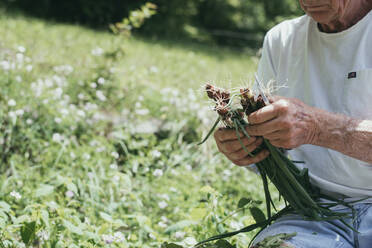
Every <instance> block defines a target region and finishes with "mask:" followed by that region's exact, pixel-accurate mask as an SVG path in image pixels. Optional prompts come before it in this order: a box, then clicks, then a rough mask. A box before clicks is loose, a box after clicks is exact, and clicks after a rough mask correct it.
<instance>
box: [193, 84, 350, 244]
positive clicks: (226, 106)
mask: <svg viewBox="0 0 372 248" xmlns="http://www.w3.org/2000/svg"><path fill="white" fill-rule="evenodd" d="M205 90H206V92H207V95H208V97H209V98H210V99H212V100H213V102H214V103H215V108H214V110H215V111H216V112H217V113H218V119H217V121H216V122H215V124H214V125H213V127H212V129H211V130H210V131H209V133H208V135H207V136H206V137H205V139H204V140H203V141H202V142H200V143H199V144H202V143H204V142H205V141H206V140H207V139H208V137H209V136H210V135H211V134H212V133H213V131H214V129H215V128H216V127H217V126H218V123H219V122H222V123H223V124H224V126H225V127H226V128H230V129H234V130H235V131H236V136H237V138H238V140H239V142H240V144H241V146H242V148H243V149H244V150H245V151H246V152H247V153H248V154H249V155H250V156H254V154H256V153H257V152H258V150H256V151H254V152H252V153H249V152H248V151H247V149H246V147H245V146H244V145H243V142H242V141H241V138H240V136H241V134H244V136H245V137H247V138H250V137H249V135H248V133H247V132H246V130H245V127H246V126H247V125H249V123H248V122H247V121H246V120H247V118H246V117H247V116H248V115H250V114H251V113H253V112H255V111H257V110H258V109H260V108H262V107H264V106H265V102H264V101H263V97H264V96H262V95H261V94H258V95H256V97H255V96H254V94H253V93H252V90H250V89H248V88H243V89H240V90H239V92H237V93H235V94H231V93H230V92H229V91H227V90H224V89H220V88H217V87H215V86H213V85H211V84H207V85H206V87H205ZM237 99H238V100H240V102H239V104H235V103H234V102H236V100H237ZM236 105H237V106H236ZM258 149H267V150H269V151H270V155H269V156H268V157H267V158H266V159H265V160H263V161H261V162H259V163H257V164H256V167H257V169H258V172H259V175H260V176H261V179H262V183H263V188H264V193H265V199H266V210H267V219H266V220H265V221H263V222H260V223H255V224H253V225H251V226H247V227H245V228H243V229H241V230H238V231H235V232H230V233H225V234H221V235H216V236H214V237H211V238H209V239H207V240H205V241H202V242H200V243H198V244H197V246H199V245H201V244H204V243H206V242H210V241H213V240H218V239H222V238H227V237H231V236H233V235H235V234H238V233H241V232H249V231H252V230H255V229H257V228H261V230H262V229H264V228H265V227H266V226H268V225H270V223H271V222H272V221H274V220H276V219H278V218H279V217H281V216H282V215H284V214H287V213H296V214H299V215H301V216H302V217H303V218H304V219H306V220H312V221H327V220H335V219H338V220H340V221H341V222H343V223H344V224H345V226H347V227H349V228H351V229H353V227H351V226H350V225H349V224H347V223H346V222H345V221H344V220H343V219H344V218H346V217H351V216H353V215H354V212H355V211H354V209H353V207H352V205H350V204H351V203H350V202H349V203H346V202H344V201H342V200H338V199H333V198H331V197H329V196H325V195H322V194H321V193H320V190H319V189H318V188H316V187H314V186H313V185H312V184H310V180H309V175H308V170H307V168H305V169H302V170H300V169H299V168H298V167H297V166H296V165H295V164H294V161H292V160H290V159H289V158H288V157H287V156H286V155H285V154H284V153H283V151H282V150H281V149H279V148H277V147H274V146H273V145H271V144H270V142H269V141H267V140H265V139H264V142H263V144H262V145H261V147H259V148H258ZM269 180H270V181H271V182H272V183H273V184H274V185H275V187H276V188H277V190H278V191H279V195H280V196H282V198H283V199H284V202H285V206H286V207H285V208H283V209H282V210H280V211H276V208H275V206H274V203H273V201H272V198H271V193H270V191H269V187H268V183H269ZM320 198H324V199H327V200H329V202H327V203H324V202H320V201H319V199H320ZM339 204H341V205H345V206H347V207H349V208H350V209H351V211H350V213H337V212H335V211H332V210H331V207H333V206H336V205H339ZM272 207H273V208H274V209H275V211H276V213H275V214H274V215H272V211H271V210H272ZM353 230H354V229H353Z"/></svg>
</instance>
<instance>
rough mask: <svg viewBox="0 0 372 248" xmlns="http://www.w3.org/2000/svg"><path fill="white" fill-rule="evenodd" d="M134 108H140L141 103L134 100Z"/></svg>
mask: <svg viewBox="0 0 372 248" xmlns="http://www.w3.org/2000/svg"><path fill="white" fill-rule="evenodd" d="M134 107H135V108H140V107H142V103H141V102H136V104H135V105H134Z"/></svg>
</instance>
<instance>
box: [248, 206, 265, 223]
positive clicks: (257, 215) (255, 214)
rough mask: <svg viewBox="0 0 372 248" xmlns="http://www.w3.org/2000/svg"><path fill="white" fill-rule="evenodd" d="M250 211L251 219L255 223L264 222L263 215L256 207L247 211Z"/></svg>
mask: <svg viewBox="0 0 372 248" xmlns="http://www.w3.org/2000/svg"><path fill="white" fill-rule="evenodd" d="M249 210H250V211H251V214H252V217H253V218H254V220H255V221H256V223H260V222H263V221H265V220H266V217H265V214H264V213H263V212H262V211H261V209H259V208H258V207H253V208H250V209H249Z"/></svg>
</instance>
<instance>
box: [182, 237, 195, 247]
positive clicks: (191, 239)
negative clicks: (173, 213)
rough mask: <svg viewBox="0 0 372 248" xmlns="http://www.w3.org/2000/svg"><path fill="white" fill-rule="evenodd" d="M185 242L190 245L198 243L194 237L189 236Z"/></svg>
mask: <svg viewBox="0 0 372 248" xmlns="http://www.w3.org/2000/svg"><path fill="white" fill-rule="evenodd" d="M183 242H184V243H185V244H186V245H189V246H194V245H196V244H197V243H198V242H197V241H196V239H195V238H194V237H187V238H185V239H184V240H183Z"/></svg>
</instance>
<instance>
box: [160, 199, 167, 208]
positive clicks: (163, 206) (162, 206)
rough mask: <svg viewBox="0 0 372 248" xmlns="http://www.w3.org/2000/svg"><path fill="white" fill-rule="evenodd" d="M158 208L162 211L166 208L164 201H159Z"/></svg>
mask: <svg viewBox="0 0 372 248" xmlns="http://www.w3.org/2000/svg"><path fill="white" fill-rule="evenodd" d="M158 206H159V208H160V209H164V208H166V207H168V203H167V202H166V201H161V202H159V203H158Z"/></svg>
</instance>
